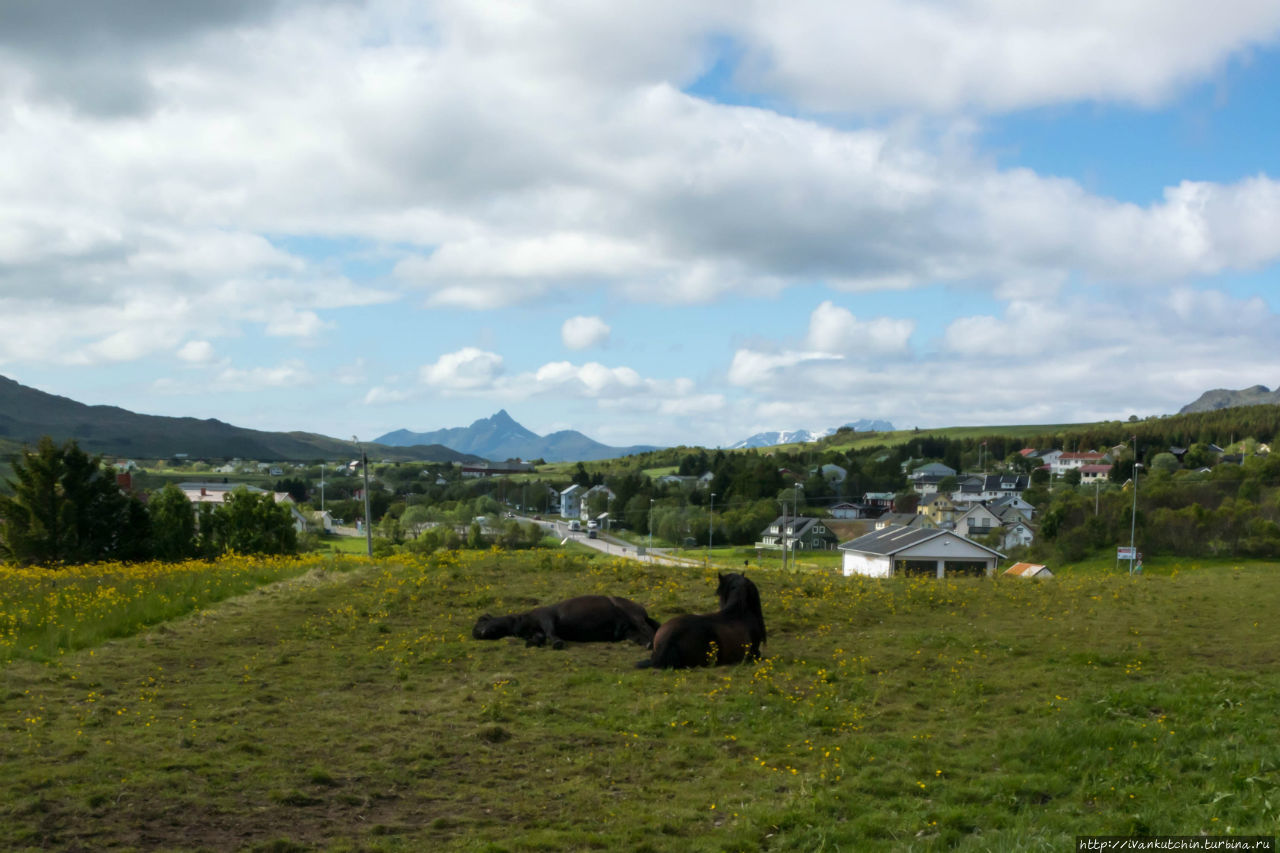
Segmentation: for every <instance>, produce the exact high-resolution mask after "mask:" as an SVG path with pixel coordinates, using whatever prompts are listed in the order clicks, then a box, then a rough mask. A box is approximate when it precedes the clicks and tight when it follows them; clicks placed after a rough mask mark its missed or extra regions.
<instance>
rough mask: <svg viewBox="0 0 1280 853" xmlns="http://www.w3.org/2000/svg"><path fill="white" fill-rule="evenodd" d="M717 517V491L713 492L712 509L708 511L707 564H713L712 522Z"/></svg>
mask: <svg viewBox="0 0 1280 853" xmlns="http://www.w3.org/2000/svg"><path fill="white" fill-rule="evenodd" d="M715 517H716V493H715V492H712V493H711V509H710V510H709V511H708V512H707V565H708V566H710V565H711V533H712V526H711V525H712V523H713V522H714V521H715Z"/></svg>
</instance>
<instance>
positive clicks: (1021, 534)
mask: <svg viewBox="0 0 1280 853" xmlns="http://www.w3.org/2000/svg"><path fill="white" fill-rule="evenodd" d="M1035 538H1036V532H1035V531H1034V530H1032V529H1031V525H1030V524H1027V523H1026V522H1025V521H1023V520H1022V519H1021V518H1018V519H1016V520H1014V521H1011V522H1009V523H1007V524H1005V525H1004V529H1003V531H1002V533H1001V539H1000V547H1001V548H1004V549H1005V550H1009V549H1011V548H1018V547H1025V546H1027V545H1030V544H1031V543H1032V542H1034V541H1035Z"/></svg>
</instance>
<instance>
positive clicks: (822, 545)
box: [756, 515, 840, 551]
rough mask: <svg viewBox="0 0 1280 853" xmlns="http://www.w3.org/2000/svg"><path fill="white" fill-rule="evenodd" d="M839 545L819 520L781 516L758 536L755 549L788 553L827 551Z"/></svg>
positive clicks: (829, 529)
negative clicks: (781, 549) (784, 549)
mask: <svg viewBox="0 0 1280 853" xmlns="http://www.w3.org/2000/svg"><path fill="white" fill-rule="evenodd" d="M838 544H840V540H839V539H838V538H837V537H836V535H835V534H834V533H832V532H831V528H829V527H827V526H826V525H825V524H823V522H822V519H820V518H809V517H806V516H794V515H793V516H787V515H781V516H778V517H777V518H775V519H774V520H773V521H772V522H771V523H770V524H769V526H768V527H766V528H765V529H764V532H763V533H761V534H760V541H759V542H757V543H756V547H757V548H771V549H775V550H776V549H779V548H786V550H788V551H801V550H803V551H829V550H831V549H833V548H835V547H836V546H837V545H838Z"/></svg>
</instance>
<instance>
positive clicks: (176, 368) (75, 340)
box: [0, 0, 1280, 447]
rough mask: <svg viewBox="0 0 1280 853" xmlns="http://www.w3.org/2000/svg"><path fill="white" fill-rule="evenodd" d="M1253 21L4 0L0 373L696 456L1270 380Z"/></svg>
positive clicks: (1271, 212)
mask: <svg viewBox="0 0 1280 853" xmlns="http://www.w3.org/2000/svg"><path fill="white" fill-rule="evenodd" d="M1277 92H1280V4H1277V3H1275V2H1274V0H1233V2H1229V3H1223V4H1207V3H1204V2H1202V0H1132V2H1125V3H1115V2H1114V0H1080V2H1077V3H1072V4H1062V3H1060V2H1038V0H958V2H933V1H932V0H911V2H907V0H863V2H859V3H857V4H849V3H844V2H823V0H724V2H721V0H680V2H667V0H644V2H632V0H614V2H610V3H586V2H570V1H569V0H519V2H514V0H513V2H496V1H495V2H485V0H458V2H417V0H367V2H356V0H274V2H268V0H221V1H220V2H219V0H210V2H204V3H173V2H171V0H110V2H96V0H42V2H38V3H37V2H28V0H0V375H4V376H8V377H9V378H12V379H15V380H17V381H18V382H21V383H23V384H26V385H30V386H33V387H36V388H39V389H41V390H44V391H48V392H51V393H55V394H60V395H63V396H67V397H71V398H72V399H76V400H79V401H81V402H85V403H91V404H111V405H118V406H122V407H124V408H127V409H130V410H133V411H137V412H142V413H147V414H160V415H180V416H193V417H200V418H218V419H220V420H223V421H227V422H230V423H233V424H236V425H238V426H245V427H252V428H257V429H266V430H305V431H309V432H317V433H322V434H325V435H330V436H336V437H343V438H345V437H347V436H357V437H359V438H360V439H361V440H362V441H369V440H372V439H375V438H377V437H378V436H380V435H382V434H384V433H386V432H389V431H392V430H396V429H409V430H414V431H428V430H435V429H441V428H446V427H457V426H465V425H467V424H470V423H471V422H472V421H474V420H476V419H478V418H483V417H487V416H489V415H492V414H493V413H495V412H496V411H498V410H499V409H506V410H507V411H508V412H509V413H510V414H511V416H512V417H514V418H515V419H516V420H517V421H519V422H520V423H521V424H523V425H524V426H526V427H528V428H529V429H532V430H533V431H535V432H537V433H539V434H546V433H550V432H553V431H555V430H560V429H576V430H579V431H581V432H584V433H586V434H587V435H589V436H590V437H592V438H594V439H596V440H597V441H601V442H604V443H606V444H611V445H631V444H653V445H677V444H687V445H702V446H708V447H715V446H724V445H728V444H731V443H733V442H735V441H738V440H740V439H743V438H746V437H747V436H749V435H752V434H754V433H756V432H760V431H764V430H783V429H787V430H790V429H799V428H807V429H813V430H818V429H824V428H832V427H836V426H839V425H841V424H844V423H847V422H850V421H856V420H858V419H862V418H872V419H882V420H888V421H890V422H892V423H893V424H894V425H895V426H897V427H898V428H911V427H917V426H918V427H921V428H929V427H942V426H960V425H975V424H991V425H995V424H1041V423H1067V422H1081V421H1094V420H1105V419H1125V418H1127V417H1129V416H1130V415H1138V416H1139V417H1145V416H1148V415H1156V414H1163V413H1173V412H1176V411H1177V410H1178V409H1179V408H1181V407H1182V406H1183V405H1185V404H1187V403H1189V402H1191V401H1192V400H1194V399H1195V398H1196V397H1198V396H1199V395H1200V394H1201V393H1202V392H1203V391H1206V390H1209V389H1212V388H1244V387H1247V386H1250V385H1255V384H1262V385H1266V386H1268V387H1275V386H1276V385H1277V384H1280V347H1277V346H1276V342H1277V340H1280V99H1278V96H1277V94H1276V93H1277Z"/></svg>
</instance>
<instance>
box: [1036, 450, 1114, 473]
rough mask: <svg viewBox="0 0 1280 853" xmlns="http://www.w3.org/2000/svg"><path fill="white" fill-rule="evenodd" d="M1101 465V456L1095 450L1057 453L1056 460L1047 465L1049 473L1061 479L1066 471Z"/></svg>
mask: <svg viewBox="0 0 1280 853" xmlns="http://www.w3.org/2000/svg"><path fill="white" fill-rule="evenodd" d="M1102 463H1103V455H1102V454H1101V453H1099V452H1098V451H1096V450H1084V451H1080V452H1070V453H1059V454H1058V456H1057V458H1056V459H1054V460H1053V461H1052V462H1050V463H1049V473H1051V474H1053V475H1054V476H1055V477H1061V476H1062V475H1063V474H1065V473H1067V472H1068V471H1072V470H1075V469H1077V468H1083V467H1084V466H1085V465H1101V464H1102Z"/></svg>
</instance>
